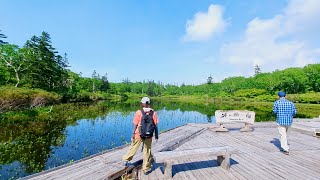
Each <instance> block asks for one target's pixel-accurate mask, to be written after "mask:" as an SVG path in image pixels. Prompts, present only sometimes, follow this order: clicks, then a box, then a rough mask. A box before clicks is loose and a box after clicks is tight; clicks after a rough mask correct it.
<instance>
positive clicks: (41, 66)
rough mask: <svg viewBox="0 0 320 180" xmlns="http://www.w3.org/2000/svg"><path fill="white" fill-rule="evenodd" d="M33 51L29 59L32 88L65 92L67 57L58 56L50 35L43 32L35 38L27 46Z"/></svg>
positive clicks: (29, 54)
mask: <svg viewBox="0 0 320 180" xmlns="http://www.w3.org/2000/svg"><path fill="white" fill-rule="evenodd" d="M25 48H29V49H30V50H31V51H29V53H28V58H29V59H30V60H31V61H32V66H31V67H30V69H29V74H28V76H29V77H28V78H29V81H30V84H31V87H34V88H42V89H45V90H49V91H63V90H64V89H65V88H66V87H65V82H66V81H67V79H68V73H67V70H66V68H67V67H68V62H67V58H66V55H65V57H62V56H61V55H58V52H57V51H55V48H53V47H52V45H51V38H50V35H49V34H48V33H46V32H42V34H41V36H40V37H37V36H33V37H32V38H31V39H30V40H28V41H27V42H26V44H25Z"/></svg>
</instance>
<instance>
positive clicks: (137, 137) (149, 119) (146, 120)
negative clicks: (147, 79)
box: [122, 97, 159, 174]
mask: <svg viewBox="0 0 320 180" xmlns="http://www.w3.org/2000/svg"><path fill="white" fill-rule="evenodd" d="M141 106H142V109H141V110H138V111H137V112H136V113H135V115H134V118H133V130H132V136H131V145H130V147H129V150H128V152H127V153H126V154H125V155H124V156H123V157H122V160H123V161H124V165H125V166H127V165H128V162H129V161H131V160H132V158H133V156H134V155H135V153H136V152H137V150H138V148H139V146H140V144H141V143H143V144H144V148H143V165H142V170H143V172H144V174H148V173H149V172H150V170H151V159H152V155H151V144H152V136H153V133H155V139H156V140H158V127H157V124H158V122H159V120H158V116H157V114H156V112H155V111H154V110H153V109H152V108H151V107H150V99H149V98H148V97H143V98H142V99H141Z"/></svg>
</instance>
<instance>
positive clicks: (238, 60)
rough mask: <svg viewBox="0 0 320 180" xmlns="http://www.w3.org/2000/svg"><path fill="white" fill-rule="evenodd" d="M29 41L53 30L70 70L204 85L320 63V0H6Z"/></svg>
mask: <svg viewBox="0 0 320 180" xmlns="http://www.w3.org/2000/svg"><path fill="white" fill-rule="evenodd" d="M0 4H1V7H0V8H1V11H0V30H2V33H4V34H5V35H7V36H8V39H7V41H9V42H10V43H14V44H17V45H19V46H23V44H24V43H25V41H26V40H27V39H29V38H30V37H31V36H32V35H40V34H41V32H42V31H46V32H48V33H49V34H50V35H51V37H52V43H53V46H54V47H56V49H57V50H58V51H59V53H61V54H63V53H67V54H68V58H69V63H70V66H71V67H70V69H71V70H72V71H74V72H77V73H80V72H81V73H82V75H83V76H88V77H89V76H91V74H92V72H93V70H96V71H97V72H98V73H99V74H100V75H104V74H105V73H108V78H109V80H110V81H112V82H121V81H122V80H123V79H125V78H128V79H129V80H130V81H132V82H135V81H143V80H150V79H152V80H155V81H156V82H158V81H161V82H163V83H170V84H182V83H186V84H201V83H205V82H206V79H207V77H208V76H209V75H212V77H213V78H214V81H217V82H218V81H221V80H222V79H224V78H226V77H230V76H246V77H248V76H252V75H253V73H254V68H253V67H254V65H255V64H258V65H260V66H261V69H262V71H263V72H271V71H273V70H275V69H284V68H287V67H303V66H304V65H306V64H309V63H319V62H320V58H319V57H320V44H319V43H318V42H319V40H320V36H319V33H318V32H320V21H317V18H318V17H319V16H320V1H318V0H268V1H261V0H247V1H234V0H220V1H219V0H183V1H182V0H161V1H160V0H158V1H156V0H139V1H138V0H126V1H124V0H117V1H116V0H90V1H89V0H86V1H84V0H77V1H76V0H68V1H66V0H55V1H43V0H29V1H24V0H0Z"/></svg>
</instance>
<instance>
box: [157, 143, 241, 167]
mask: <svg viewBox="0 0 320 180" xmlns="http://www.w3.org/2000/svg"><path fill="white" fill-rule="evenodd" d="M233 152H235V150H234V149H233V148H230V147H228V146H223V147H212V148H200V149H189V150H181V151H163V152H157V153H155V154H153V158H154V160H155V161H156V162H157V163H163V162H166V161H168V160H170V161H174V160H181V159H183V158H186V159H194V158H198V157H206V156H225V155H227V154H232V153H233Z"/></svg>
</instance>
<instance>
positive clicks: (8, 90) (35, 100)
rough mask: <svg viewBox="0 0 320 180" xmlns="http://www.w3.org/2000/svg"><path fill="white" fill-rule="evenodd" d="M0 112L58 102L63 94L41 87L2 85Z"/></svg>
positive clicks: (0, 88)
mask: <svg viewBox="0 0 320 180" xmlns="http://www.w3.org/2000/svg"><path fill="white" fill-rule="evenodd" d="M0 92H1V93H0V112H3V111H9V110H16V109H23V108H33V107H41V106H45V105H49V104H55V103H58V102H59V101H60V100H61V96H60V95H58V94H56V93H52V92H47V91H44V90H40V89H27V88H16V87H11V86H2V87H0Z"/></svg>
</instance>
